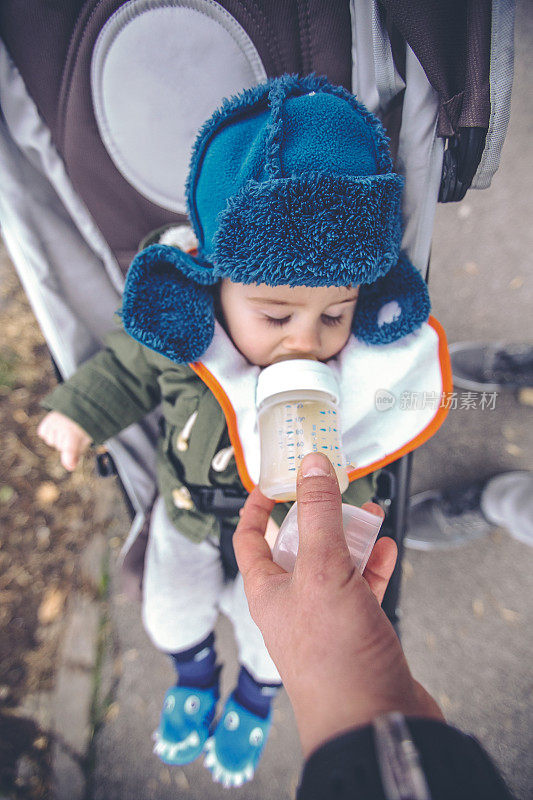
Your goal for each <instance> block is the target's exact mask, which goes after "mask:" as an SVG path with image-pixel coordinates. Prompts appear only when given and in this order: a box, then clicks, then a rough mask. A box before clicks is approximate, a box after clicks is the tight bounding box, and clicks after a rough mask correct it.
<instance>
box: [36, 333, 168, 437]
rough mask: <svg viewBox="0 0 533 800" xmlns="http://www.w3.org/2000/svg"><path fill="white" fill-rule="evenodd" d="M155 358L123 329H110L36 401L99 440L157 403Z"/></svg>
mask: <svg viewBox="0 0 533 800" xmlns="http://www.w3.org/2000/svg"><path fill="white" fill-rule="evenodd" d="M161 358H162V357H158V356H156V354H152V353H151V351H149V350H147V348H146V347H144V346H143V345H140V344H139V343H138V342H136V341H135V340H134V339H132V338H131V337H130V336H128V334H127V333H125V332H124V331H123V330H118V331H114V332H113V333H111V334H110V335H109V336H108V337H107V338H106V347H105V348H104V349H103V350H101V351H100V352H99V353H97V354H96V355H95V356H93V358H90V359H89V360H88V361H86V362H85V363H84V364H82V366H81V367H80V368H79V369H78V370H76V372H75V373H74V374H73V375H72V376H71V377H70V378H69V379H68V380H67V381H65V382H64V383H62V384H60V385H59V386H57V387H56V389H55V390H54V391H53V392H51V394H49V395H47V396H46V397H45V398H44V400H43V401H42V403H41V405H42V406H43V407H44V408H47V409H48V410H50V411H60V412H61V413H62V414H65V415H66V416H68V417H70V419H73V420H74V422H77V423H78V425H81V427H82V428H83V429H84V430H85V431H87V433H88V434H89V435H90V436H91V438H92V440H93V442H94V443H95V444H100V443H101V442H104V441H105V440H106V439H109V438H110V437H111V436H114V435H115V434H116V433H118V432H119V431H121V430H124V428H127V427H128V425H131V424H132V423H133V422H137V421H138V420H139V419H141V418H142V417H143V416H144V415H145V414H147V413H148V412H149V411H151V410H152V409H153V408H155V407H156V406H157V405H158V403H159V402H160V399H161V398H160V388H159V383H158V378H159V375H160V372H161V365H160V361H161Z"/></svg>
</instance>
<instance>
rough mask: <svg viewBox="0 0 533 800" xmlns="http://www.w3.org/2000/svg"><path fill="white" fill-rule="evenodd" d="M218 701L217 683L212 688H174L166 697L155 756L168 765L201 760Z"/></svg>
mask: <svg viewBox="0 0 533 800" xmlns="http://www.w3.org/2000/svg"><path fill="white" fill-rule="evenodd" d="M218 698H219V691H218V683H217V684H216V685H215V686H213V687H212V688H210V689H196V688H194V687H193V688H191V687H190V686H172V687H171V688H170V689H169V690H168V692H167V693H166V695H165V700H164V703H163V709H162V711H161V720H160V722H159V728H158V729H157V730H156V731H155V733H154V741H155V744H154V753H155V754H156V755H157V756H159V758H160V759H161V761H163V762H164V763H165V764H179V765H183V764H190V763H191V761H194V759H195V758H198V756H199V755H200V753H201V752H202V750H203V748H204V745H205V743H206V740H207V737H208V736H209V733H210V726H211V723H212V721H213V717H214V716H215V708H216V704H217V701H218Z"/></svg>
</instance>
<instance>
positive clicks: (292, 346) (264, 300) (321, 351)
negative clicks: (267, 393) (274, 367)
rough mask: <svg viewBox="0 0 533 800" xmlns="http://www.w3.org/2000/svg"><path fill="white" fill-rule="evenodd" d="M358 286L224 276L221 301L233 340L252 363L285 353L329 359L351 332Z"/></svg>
mask: <svg viewBox="0 0 533 800" xmlns="http://www.w3.org/2000/svg"><path fill="white" fill-rule="evenodd" d="M357 293H358V289H357V288H353V287H349V286H348V287H346V286H316V287H315V286H313V287H311V286H296V287H293V288H289V287H288V286H267V285H266V284H264V283H261V284H257V283H251V284H243V283H232V282H231V281H230V280H229V279H224V280H223V281H222V284H221V287H220V305H221V309H222V313H223V315H224V321H225V323H226V326H227V329H228V332H229V335H230V336H231V338H232V340H233V343H234V344H235V345H236V347H237V348H238V349H239V350H240V351H241V353H242V354H243V356H245V357H246V358H247V359H248V361H250V362H251V363H252V364H257V365H258V366H260V367H266V366H268V365H269V364H272V363H274V361H277V360H278V359H282V358H284V357H293V358H299V357H305V356H313V357H314V358H317V359H318V360H319V361H327V360H328V359H329V358H332V357H333V356H335V355H337V353H339V352H340V351H341V350H342V348H343V347H344V345H345V344H346V342H347V341H348V337H349V336H350V331H351V325H352V319H353V315H354V311H355V304H356V302H357Z"/></svg>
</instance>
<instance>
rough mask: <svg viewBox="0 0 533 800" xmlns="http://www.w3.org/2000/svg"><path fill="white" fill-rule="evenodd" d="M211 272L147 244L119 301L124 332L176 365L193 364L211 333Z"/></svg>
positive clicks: (181, 254) (185, 256) (199, 263)
mask: <svg viewBox="0 0 533 800" xmlns="http://www.w3.org/2000/svg"><path fill="white" fill-rule="evenodd" d="M214 283H216V278H214V276H213V271H212V269H211V267H210V265H208V264H207V263H205V262H202V261H200V260H199V259H196V258H194V257H193V256H191V255H189V253H185V252H183V251H182V250H180V249H179V248H177V247H169V246H168V245H157V244H156V245H151V246H150V247H147V248H146V249H144V250H142V251H141V252H140V253H138V254H137V256H136V257H135V258H134V259H133V261H132V263H131V266H130V268H129V270H128V274H127V277H126V285H125V288H124V296H123V301H122V312H121V315H122V320H123V323H124V328H125V330H126V332H127V333H129V334H130V336H132V337H133V338H134V339H136V340H137V341H138V342H140V343H141V344H144V345H146V347H149V348H150V349H151V350H155V352H156V353H161V354H162V355H164V356H166V357H167V358H170V359H171V360H172V361H176V362H178V363H189V362H191V361H196V360H197V359H198V358H200V356H202V355H203V353H205V351H206V350H207V348H208V347H209V345H210V343H211V340H212V338H213V334H214V328H215V314H214V303H213V289H212V284H214Z"/></svg>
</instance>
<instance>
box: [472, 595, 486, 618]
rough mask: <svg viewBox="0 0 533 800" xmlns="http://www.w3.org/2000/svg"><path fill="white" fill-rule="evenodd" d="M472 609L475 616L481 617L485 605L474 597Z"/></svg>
mask: <svg viewBox="0 0 533 800" xmlns="http://www.w3.org/2000/svg"><path fill="white" fill-rule="evenodd" d="M472 610H473V612H474V616H475V617H482V616H483V614H484V613H485V606H484V605H483V600H480V599H479V598H476V600H473V601H472Z"/></svg>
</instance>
